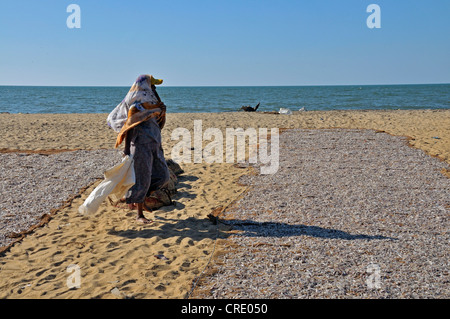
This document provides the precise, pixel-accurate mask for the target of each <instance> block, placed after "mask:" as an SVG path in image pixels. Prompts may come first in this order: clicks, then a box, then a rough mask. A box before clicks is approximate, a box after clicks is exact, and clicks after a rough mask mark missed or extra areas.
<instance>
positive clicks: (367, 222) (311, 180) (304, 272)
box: [194, 129, 450, 298]
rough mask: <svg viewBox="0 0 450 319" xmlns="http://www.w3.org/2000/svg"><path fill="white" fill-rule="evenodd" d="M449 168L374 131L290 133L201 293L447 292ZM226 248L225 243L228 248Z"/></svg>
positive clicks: (243, 205) (250, 179)
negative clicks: (275, 168) (277, 163)
mask: <svg viewBox="0 0 450 319" xmlns="http://www.w3.org/2000/svg"><path fill="white" fill-rule="evenodd" d="M445 169H448V165H447V164H445V163H443V162H440V161H439V160H437V159H436V158H432V157H430V156H428V155H426V154H425V153H424V152H423V151H421V150H418V149H414V148H411V147H409V146H408V145H407V140H406V138H402V137H396V136H391V135H388V134H385V133H379V132H375V131H371V130H342V129H336V130H289V131H286V132H284V133H283V134H281V135H280V166H279V170H278V172H277V173H276V174H273V175H256V176H246V177H245V178H243V179H242V182H244V183H246V184H248V185H250V191H249V192H248V193H247V194H246V195H245V196H244V197H243V198H242V199H241V200H240V201H239V202H237V203H236V205H235V207H234V208H233V209H231V210H228V211H226V212H225V214H224V215H223V216H221V218H222V220H223V221H225V222H226V223H227V224H230V225H232V228H233V231H234V232H235V233H234V234H232V235H231V236H230V237H229V238H228V239H226V241H225V246H226V247H228V248H226V247H222V253H223V254H220V255H218V257H217V258H215V260H213V262H212V263H211V265H210V269H209V271H207V272H206V273H208V272H209V274H210V275H209V276H205V277H204V278H203V279H202V280H201V283H200V285H199V287H197V289H196V293H195V294H194V297H199V296H200V297H203V298H448V297H450V293H449V291H450V285H449V274H448V269H449V267H448V266H449V265H448V261H449V256H448V243H449V239H450V236H449V223H448V215H449V212H450V179H449V178H447V177H445V176H444V175H443V174H442V171H443V170H445ZM222 246H224V245H222Z"/></svg>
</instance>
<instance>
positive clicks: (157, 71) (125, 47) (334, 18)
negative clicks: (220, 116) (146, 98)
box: [0, 0, 450, 86]
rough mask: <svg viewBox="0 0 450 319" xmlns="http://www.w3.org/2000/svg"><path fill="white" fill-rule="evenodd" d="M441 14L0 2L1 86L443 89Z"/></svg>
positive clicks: (446, 59)
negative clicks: (149, 80)
mask: <svg viewBox="0 0 450 319" xmlns="http://www.w3.org/2000/svg"><path fill="white" fill-rule="evenodd" d="M70 4H77V5H78V6H79V8H80V15H79V19H78V20H76V21H80V28H69V27H68V24H67V19H68V17H69V16H71V14H73V13H74V12H72V11H70V12H67V7H68V6H69V5H70ZM370 4H377V5H378V6H379V8H380V15H379V17H380V19H379V21H380V26H381V27H380V28H369V27H368V25H367V19H368V17H369V16H371V14H373V13H374V12H367V7H368V6H369V5H370ZM449 13H450V1H449V0H432V1H429V0H428V1H427V0H420V1H419V0H383V1H382V0H369V1H364V0H339V1H336V0H314V1H313V0H276V1H273V0H271V1H266V0H207V1H201V0H189V1H187V0H183V1H181V0H163V1H161V0H160V1H153V0H136V1H125V0H124V1H118V0H95V1H92V0H70V1H64V0H15V1H7V0H0V85H38V86H41V85H42V86H55V85H57V86H130V85H131V84H132V83H133V81H134V80H135V79H136V78H137V76H138V75H140V74H152V75H154V76H155V77H157V78H162V79H164V85H166V86H261V85H267V86H278V85H366V84H416V83H417V84H418V83H450V18H449ZM372 17H373V16H372ZM70 21H75V20H72V19H71V20H70ZM371 21H375V20H371Z"/></svg>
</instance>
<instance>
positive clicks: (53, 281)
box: [0, 110, 450, 298]
mask: <svg viewBox="0 0 450 319" xmlns="http://www.w3.org/2000/svg"><path fill="white" fill-rule="evenodd" d="M106 117H107V114H0V133H1V136H2V137H3V138H2V139H1V140H0V153H1V154H3V155H14V154H26V155H27V154H30V155H29V156H47V157H49V156H52V155H51V154H59V153H60V152H61V151H64V152H65V153H66V154H67V156H69V157H70V154H72V153H73V154H75V153H74V152H75V150H82V151H92V152H94V151H99V150H111V149H113V147H114V143H115V138H116V133H115V132H114V131H113V130H111V129H110V128H109V127H108V126H107V125H106ZM194 120H202V127H203V130H206V129H207V128H218V129H220V130H221V131H222V132H225V131H226V128H238V127H241V128H244V129H246V128H256V129H257V128H268V129H269V130H270V128H279V129H282V131H284V130H286V129H307V130H317V132H319V133H320V131H321V130H323V131H325V130H327V132H328V131H333V130H337V129H358V130H371V131H376V132H385V133H387V134H389V135H393V136H402V137H406V142H405V143H407V144H408V145H409V146H411V147H412V148H414V149H418V150H421V151H423V152H425V154H426V155H427V156H431V157H434V158H437V159H439V160H440V161H442V162H444V163H447V164H450V110H416V111H405V110H398V111H327V112H319V111H306V112H294V114H292V115H283V114H265V113H262V112H256V113H246V112H230V113H183V114H173V113H169V114H168V115H167V123H166V127H165V128H164V130H163V147H164V151H165V154H166V157H168V158H170V155H171V150H172V148H173V146H174V145H176V143H177V141H176V140H171V133H172V132H173V131H174V130H175V129H176V128H180V127H181V128H186V129H188V130H189V131H190V132H192V131H193V129H194ZM224 135H225V134H224ZM205 143H206V142H205V141H204V144H205ZM66 151H67V152H66ZM330 152H332V151H331V150H330ZM97 156H98V155H97ZM112 156H113V155H112ZM94 158H95V157H94ZM19 161H21V157H18V158H17V162H19ZM30 165H31V164H30ZM67 165H69V166H70V165H71V164H70V158H69V160H67ZM105 165H107V164H105ZM181 167H182V169H183V170H184V173H183V174H182V175H180V176H179V183H178V185H177V190H178V193H177V194H176V195H175V196H174V198H173V200H175V201H176V205H175V206H166V207H163V208H161V209H159V210H156V211H154V212H153V213H152V214H149V216H150V217H151V218H152V219H153V220H154V221H155V222H154V223H153V224H151V225H141V224H138V223H136V221H135V213H134V212H129V211H126V210H124V209H118V208H115V207H113V206H112V205H110V204H109V203H107V202H105V203H103V204H102V206H101V208H100V210H99V211H98V212H97V213H96V214H95V215H94V216H89V217H87V216H83V215H80V214H79V213H78V211H77V210H78V207H79V205H81V204H82V203H83V201H84V200H85V199H86V198H87V196H88V195H89V194H90V192H91V191H92V190H93V189H94V187H95V186H96V185H97V184H98V183H99V182H100V179H99V178H100V177H101V175H102V173H103V172H101V171H100V172H97V176H93V178H94V179H95V182H93V183H92V184H91V185H90V186H89V185H88V184H86V185H83V186H85V187H87V186H89V187H88V188H87V189H82V188H83V187H81V186H77V187H76V189H74V191H73V194H72V195H75V196H72V197H71V198H67V199H66V200H69V199H70V200H69V201H68V202H66V203H65V205H64V206H63V205H62V204H63V203H61V205H57V207H54V210H53V212H52V213H51V214H50V211H41V212H40V213H41V214H40V215H44V214H50V216H48V220H46V221H45V222H42V226H41V227H37V228H36V229H34V230H33V231H32V232H30V233H29V234H27V235H26V236H24V238H21V240H20V241H18V242H16V243H14V244H13V245H12V246H11V247H8V248H7V249H4V250H3V252H2V253H1V254H0V298H185V297H187V296H190V293H191V290H192V288H193V283H196V280H197V279H198V277H199V276H200V275H203V271H204V270H205V267H209V268H211V265H212V264H213V263H214V262H215V260H216V256H220V255H221V254H223V253H224V252H225V251H226V250H227V249H228V248H229V247H230V246H232V245H231V244H230V241H229V239H228V235H231V234H232V233H233V229H232V227H229V226H226V225H223V224H222V225H219V226H218V225H215V224H213V223H212V222H211V221H210V220H209V219H208V217H207V216H208V214H210V213H212V212H215V213H216V214H217V212H218V211H221V210H223V209H225V208H227V207H231V206H232V205H233V203H234V202H235V201H236V200H237V199H241V198H242V197H243V196H245V193H246V192H247V191H248V186H247V185H245V184H242V183H241V182H240V178H241V177H242V176H246V175H249V174H255V170H254V169H251V168H249V167H246V166H240V165H234V164H227V163H213V164H208V163H198V164H195V163H183V164H181ZM3 168H4V167H3V162H2V169H3ZM441 173H442V174H444V175H446V176H447V177H450V171H449V170H446V169H443V170H442V172H441ZM54 183H55V184H57V183H58V180H57V179H55V180H54ZM3 187H5V186H3ZM33 191H38V192H39V191H40V192H41V196H42V197H44V196H45V191H42V190H30V192H33ZM7 192H8V190H7V189H6V188H4V189H2V193H7ZM23 196H26V194H23ZM16 201H20V198H19V199H17V198H16ZM3 204H4V205H9V206H12V207H14V205H15V203H14V202H6V201H3ZM446 209H447V217H448V209H449V207H447V208H446ZM23 213H24V212H22V211H20V210H19V211H16V214H23ZM25 213H26V212H25ZM13 217H14V216H9V218H13ZM41 221H42V220H39V219H37V220H36V222H35V224H37V223H39V222H41ZM310 222H312V221H310ZM444 225H445V224H444ZM219 229H220V233H221V234H220V236H219V237H220V238H219V240H217V238H218V233H219ZM23 230H24V229H20V230H18V232H19V231H23ZM0 231H2V230H0ZM349 232H351V230H349ZM8 244H9V243H8ZM0 246H1V245H0ZM445 262H447V261H445ZM70 265H77V266H78V267H79V269H80V271H81V285H80V288H69V287H68V285H67V278H68V276H69V275H70V273H69V272H68V267H69V266H70ZM212 268H214V267H212ZM447 276H448V274H447ZM206 282H207V281H205V280H203V281H202V283H205V284H206ZM206 293H207V291H206V290H203V295H198V297H201V298H202V297H204V296H205V295H204V294H206ZM194 297H195V295H194ZM444 297H447V298H448V297H449V296H448V295H447V296H444Z"/></svg>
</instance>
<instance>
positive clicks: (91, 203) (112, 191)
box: [78, 155, 136, 215]
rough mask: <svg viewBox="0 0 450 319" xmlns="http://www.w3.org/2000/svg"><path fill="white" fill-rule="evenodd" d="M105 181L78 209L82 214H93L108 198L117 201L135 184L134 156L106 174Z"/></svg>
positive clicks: (130, 156)
mask: <svg viewBox="0 0 450 319" xmlns="http://www.w3.org/2000/svg"><path fill="white" fill-rule="evenodd" d="M104 177H105V178H104V180H103V181H102V182H101V183H100V184H99V185H98V186H97V187H96V188H95V189H94V190H93V191H92V193H91V194H90V195H89V196H88V198H86V200H85V201H84V203H83V204H82V205H81V206H80V207H78V212H79V213H80V214H85V215H86V214H93V213H95V212H96V211H97V210H98V208H99V207H100V205H101V203H103V201H104V200H105V199H106V197H107V196H109V195H111V196H112V197H113V200H115V201H117V200H119V199H120V198H122V197H123V196H125V194H126V192H127V191H128V190H129V189H130V188H131V186H133V185H134V184H135V181H136V178H135V174H134V165H133V155H127V156H125V157H124V158H123V159H122V162H121V163H120V164H118V165H116V166H114V167H112V168H110V169H108V170H106V171H105V173H104Z"/></svg>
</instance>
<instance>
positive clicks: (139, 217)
mask: <svg viewBox="0 0 450 319" xmlns="http://www.w3.org/2000/svg"><path fill="white" fill-rule="evenodd" d="M137 210H138V215H137V218H136V220H137V221H138V222H140V223H143V224H151V223H153V220H151V219H148V218H146V217H145V216H144V203H138V204H137Z"/></svg>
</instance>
